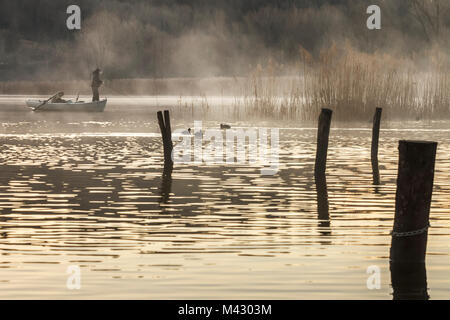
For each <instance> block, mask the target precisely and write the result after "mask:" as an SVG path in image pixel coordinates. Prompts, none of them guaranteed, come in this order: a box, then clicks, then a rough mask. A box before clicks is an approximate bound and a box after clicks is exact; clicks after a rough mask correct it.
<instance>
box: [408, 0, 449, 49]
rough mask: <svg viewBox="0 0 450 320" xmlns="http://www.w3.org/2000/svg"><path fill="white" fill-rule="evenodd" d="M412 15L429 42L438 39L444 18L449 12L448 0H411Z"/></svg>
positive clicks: (439, 38)
mask: <svg viewBox="0 0 450 320" xmlns="http://www.w3.org/2000/svg"><path fill="white" fill-rule="evenodd" d="M410 5H411V6H410V9H411V13H412V15H413V16H414V17H415V19H416V20H417V21H418V22H419V23H420V25H421V26H422V30H423V32H424V34H425V36H426V38H427V40H428V41H429V42H433V41H440V40H441V36H442V32H441V31H442V27H443V24H444V18H445V17H446V16H447V15H448V14H449V13H450V2H449V1H448V0H411V4H410Z"/></svg>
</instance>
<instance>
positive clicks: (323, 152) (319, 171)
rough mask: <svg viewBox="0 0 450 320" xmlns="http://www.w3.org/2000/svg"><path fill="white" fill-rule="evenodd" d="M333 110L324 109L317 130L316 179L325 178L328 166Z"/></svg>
mask: <svg viewBox="0 0 450 320" xmlns="http://www.w3.org/2000/svg"><path fill="white" fill-rule="evenodd" d="M332 114H333V111H331V110H330V109H322V112H321V113H320V116H319V126H318V130H317V149H316V164H315V166H314V176H315V178H316V180H323V177H325V170H326V167H327V153H328V137H329V135H330V125H331V116H332Z"/></svg>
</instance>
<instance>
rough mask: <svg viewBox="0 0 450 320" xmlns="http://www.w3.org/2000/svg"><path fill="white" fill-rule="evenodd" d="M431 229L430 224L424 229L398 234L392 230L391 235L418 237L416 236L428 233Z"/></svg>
mask: <svg viewBox="0 0 450 320" xmlns="http://www.w3.org/2000/svg"><path fill="white" fill-rule="evenodd" d="M430 227H431V226H430V224H428V225H427V226H426V227H424V228H422V229H418V230H413V231H406V232H396V231H394V230H392V231H391V233H390V234H391V235H392V236H394V237H411V236H416V235H419V234H422V233H424V232H426V231H427V230H428V228H430Z"/></svg>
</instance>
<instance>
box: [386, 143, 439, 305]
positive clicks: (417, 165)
mask: <svg viewBox="0 0 450 320" xmlns="http://www.w3.org/2000/svg"><path fill="white" fill-rule="evenodd" d="M436 149H437V143H436V142H428V141H400V142H399V163H398V176H397V194H396V199H395V219H394V228H393V230H392V243H391V252H390V268H391V278H392V279H391V280H392V287H393V289H394V299H428V294H427V281H426V272H425V255H426V249H427V238H428V227H429V216H430V206H431V197H432V193H433V180H434V164H435V160H436Z"/></svg>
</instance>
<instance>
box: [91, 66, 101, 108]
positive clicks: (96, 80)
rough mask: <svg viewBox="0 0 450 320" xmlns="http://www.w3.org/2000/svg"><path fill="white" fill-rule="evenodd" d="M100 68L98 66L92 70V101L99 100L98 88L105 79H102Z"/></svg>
mask: <svg viewBox="0 0 450 320" xmlns="http://www.w3.org/2000/svg"><path fill="white" fill-rule="evenodd" d="M100 71H101V70H100V69H99V68H97V69H95V70H94V72H92V84H91V87H92V101H99V100H100V95H99V93H98V88H100V86H101V85H102V84H103V81H102V80H100Z"/></svg>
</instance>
